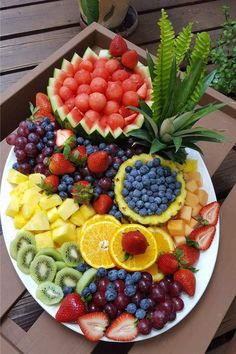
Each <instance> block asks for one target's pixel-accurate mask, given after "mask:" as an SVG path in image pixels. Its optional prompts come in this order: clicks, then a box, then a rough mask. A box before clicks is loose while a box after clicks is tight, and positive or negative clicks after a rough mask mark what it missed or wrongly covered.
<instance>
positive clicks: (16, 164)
mask: <svg viewBox="0 0 236 354" xmlns="http://www.w3.org/2000/svg"><path fill="white" fill-rule="evenodd" d="M12 168H14V170H18V168H19V164H18V163H17V162H15V163H14V164H13V165H12Z"/></svg>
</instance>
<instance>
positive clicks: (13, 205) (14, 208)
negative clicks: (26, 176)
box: [6, 196, 20, 218]
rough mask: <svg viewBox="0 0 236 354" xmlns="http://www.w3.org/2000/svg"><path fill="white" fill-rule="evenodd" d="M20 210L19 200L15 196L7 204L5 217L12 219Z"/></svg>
mask: <svg viewBox="0 0 236 354" xmlns="http://www.w3.org/2000/svg"><path fill="white" fill-rule="evenodd" d="M19 210H20V199H19V198H18V197H17V196H14V197H12V198H11V200H10V203H9V204H8V207H7V210H6V215H7V216H11V217H12V218H14V217H15V216H16V215H17V214H18V212H19Z"/></svg>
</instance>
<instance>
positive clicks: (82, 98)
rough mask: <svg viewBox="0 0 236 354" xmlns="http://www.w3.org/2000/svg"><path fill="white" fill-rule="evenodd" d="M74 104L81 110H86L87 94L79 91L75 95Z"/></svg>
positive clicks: (87, 103)
mask: <svg viewBox="0 0 236 354" xmlns="http://www.w3.org/2000/svg"><path fill="white" fill-rule="evenodd" d="M75 105H76V107H77V108H78V109H79V110H80V111H81V112H83V113H84V112H86V111H87V110H88V109H89V95H88V94H87V93H80V94H78V95H77V96H76V97H75Z"/></svg>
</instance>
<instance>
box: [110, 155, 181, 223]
mask: <svg viewBox="0 0 236 354" xmlns="http://www.w3.org/2000/svg"><path fill="white" fill-rule="evenodd" d="M156 157H158V158H159V159H160V160H161V165H162V166H169V167H170V169H171V170H172V171H176V172H177V176H176V179H177V181H179V182H181V191H180V194H179V195H178V196H177V197H176V199H175V201H174V202H172V203H171V204H170V205H169V207H168V208H167V209H166V210H165V211H164V212H163V213H162V214H161V215H150V216H141V215H139V214H138V213H136V212H135V211H133V210H132V209H130V208H129V206H128V204H127V203H126V201H125V199H124V197H123V195H122V190H123V188H124V187H123V183H124V180H125V174H126V172H125V168H126V167H128V166H131V167H132V166H134V164H135V162H136V161H137V160H141V161H142V162H144V163H146V162H147V161H149V160H153V159H154V158H156ZM114 191H115V198H116V202H117V204H118V207H119V209H120V211H121V212H122V214H124V215H125V216H127V217H128V218H130V219H132V220H133V221H136V222H138V223H140V224H143V225H159V224H163V223H165V222H166V221H168V220H169V219H170V218H172V217H173V216H175V215H176V214H177V213H178V211H179V210H180V209H181V207H182V206H183V204H184V201H185V197H186V189H185V182H184V178H183V175H182V173H181V172H180V170H179V169H178V167H177V166H176V164H175V163H174V162H172V161H168V160H165V159H163V158H162V157H160V156H158V155H148V154H141V155H136V156H133V157H132V158H131V159H129V160H127V161H125V162H124V163H123V164H122V165H121V166H120V168H119V170H118V172H117V174H116V176H115V189H114Z"/></svg>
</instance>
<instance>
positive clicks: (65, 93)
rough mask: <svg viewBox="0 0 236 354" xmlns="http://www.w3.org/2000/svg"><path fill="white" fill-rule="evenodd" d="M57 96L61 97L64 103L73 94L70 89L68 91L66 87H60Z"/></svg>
mask: <svg viewBox="0 0 236 354" xmlns="http://www.w3.org/2000/svg"><path fill="white" fill-rule="evenodd" d="M59 95H60V96H61V98H62V99H63V100H64V101H67V100H68V99H69V98H70V97H72V96H73V92H72V91H71V89H69V87H67V86H62V87H61V88H60V89H59Z"/></svg>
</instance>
